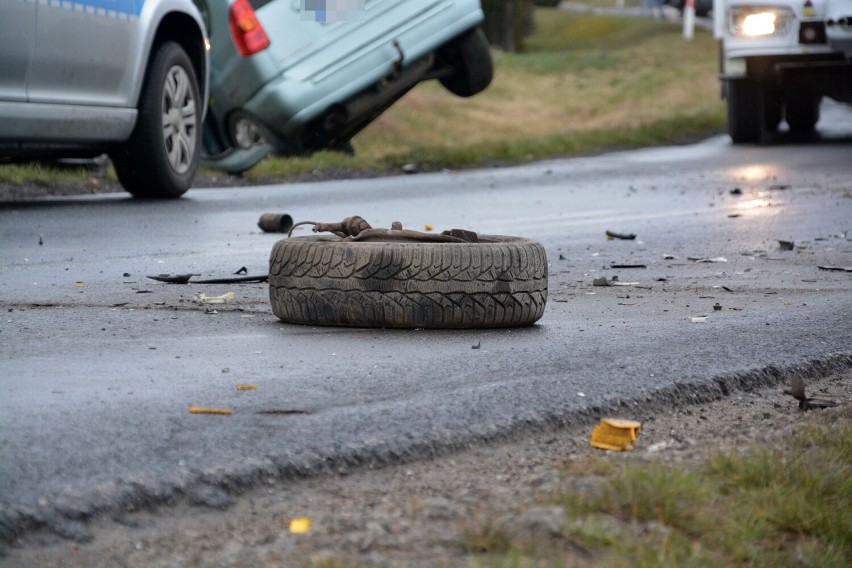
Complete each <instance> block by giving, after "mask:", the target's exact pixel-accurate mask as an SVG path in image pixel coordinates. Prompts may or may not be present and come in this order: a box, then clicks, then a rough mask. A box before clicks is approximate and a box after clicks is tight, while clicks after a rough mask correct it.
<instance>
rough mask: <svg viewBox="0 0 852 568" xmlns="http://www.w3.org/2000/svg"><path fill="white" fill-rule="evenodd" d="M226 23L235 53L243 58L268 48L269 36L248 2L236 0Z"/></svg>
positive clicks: (246, 0)
mask: <svg viewBox="0 0 852 568" xmlns="http://www.w3.org/2000/svg"><path fill="white" fill-rule="evenodd" d="M228 22H229V23H230V25H231V36H233V38H234V43H235V44H236V46H237V51H239V52H240V55H242V56H243V57H248V56H249V55H254V54H255V53H259V52H261V51H263V50H264V49H266V48H267V47H269V36H267V35H266V31H264V29H263V26H261V25H260V20H258V19H257V14H255V12H254V8H252V7H251V4H250V3H249V0H237V1H236V2H234V3H233V4H231V9H230V11H229V12H228Z"/></svg>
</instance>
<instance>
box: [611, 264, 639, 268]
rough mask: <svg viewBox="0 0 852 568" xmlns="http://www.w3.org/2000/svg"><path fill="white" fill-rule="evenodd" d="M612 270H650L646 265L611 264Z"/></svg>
mask: <svg viewBox="0 0 852 568" xmlns="http://www.w3.org/2000/svg"><path fill="white" fill-rule="evenodd" d="M609 267H610V268H648V267H647V266H646V265H644V264H610V265H609Z"/></svg>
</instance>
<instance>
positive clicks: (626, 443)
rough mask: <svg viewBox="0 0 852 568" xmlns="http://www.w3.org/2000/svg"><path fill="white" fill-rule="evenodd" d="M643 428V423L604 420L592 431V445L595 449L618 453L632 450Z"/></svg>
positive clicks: (615, 419)
mask: <svg viewBox="0 0 852 568" xmlns="http://www.w3.org/2000/svg"><path fill="white" fill-rule="evenodd" d="M641 427H642V423H641V422H636V421H635V420H620V419H617V418H602V419H601V423H600V424H598V425H597V426H595V429H594V430H592V439H591V445H592V447H593V448H599V449H602V450H613V451H617V452H619V451H625V450H626V451H629V450H632V449H633V448H634V447H635V446H636V438H637V437H638V436H639V429H640V428H641Z"/></svg>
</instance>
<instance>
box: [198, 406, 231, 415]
mask: <svg viewBox="0 0 852 568" xmlns="http://www.w3.org/2000/svg"><path fill="white" fill-rule="evenodd" d="M189 412H190V414H218V415H221V416H230V415H231V414H233V413H234V411H233V410H228V409H227V408H208V407H205V406H190V407H189Z"/></svg>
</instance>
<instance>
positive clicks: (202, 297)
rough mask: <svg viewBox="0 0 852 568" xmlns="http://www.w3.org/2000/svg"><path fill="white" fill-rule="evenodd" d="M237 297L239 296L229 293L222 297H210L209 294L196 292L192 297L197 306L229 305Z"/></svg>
mask: <svg viewBox="0 0 852 568" xmlns="http://www.w3.org/2000/svg"><path fill="white" fill-rule="evenodd" d="M236 297H237V295H236V294H234V293H233V292H228V293H227V294H222V295H221V296H208V295H207V294H203V293H201V292H196V293H195V294H194V295H193V296H192V300H193V301H194V302H195V303H197V304H227V303H228V302H230V301H231V300H233V299H234V298H236Z"/></svg>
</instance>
